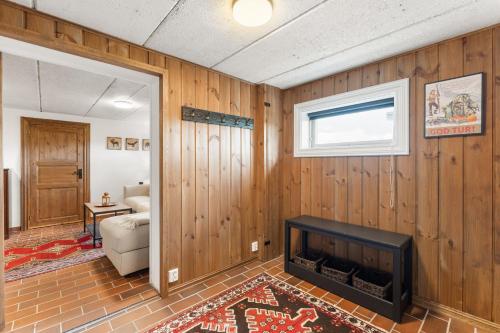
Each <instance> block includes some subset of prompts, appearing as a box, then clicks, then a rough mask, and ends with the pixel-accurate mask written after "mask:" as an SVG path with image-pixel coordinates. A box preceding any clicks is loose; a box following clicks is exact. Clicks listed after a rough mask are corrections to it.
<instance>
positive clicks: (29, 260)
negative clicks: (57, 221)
mask: <svg viewBox="0 0 500 333" xmlns="http://www.w3.org/2000/svg"><path fill="white" fill-rule="evenodd" d="M43 229H44V230H28V231H20V232H18V233H16V234H14V235H13V236H12V238H11V239H9V240H7V241H6V242H5V250H4V257H5V280H6V281H14V280H18V279H24V278H27V277H29V276H33V275H38V274H42V273H46V272H50V271H54V270H57V269H61V268H65V267H69V266H73V265H77V264H81V263H84V262H87V261H90V260H95V259H98V258H101V257H103V256H104V251H103V250H102V249H101V248H100V245H99V247H98V248H94V247H93V244H92V236H91V235H90V234H88V233H83V232H82V231H81V229H82V226H81V225H80V224H78V225H65V226H55V227H47V228H43Z"/></svg>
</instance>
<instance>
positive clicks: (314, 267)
mask: <svg viewBox="0 0 500 333" xmlns="http://www.w3.org/2000/svg"><path fill="white" fill-rule="evenodd" d="M323 259H324V257H323V256H322V254H321V253H319V252H316V251H312V250H306V251H302V252H300V253H298V254H296V255H294V256H293V262H294V263H296V264H297V265H300V266H302V267H304V268H305V269H308V270H310V271H314V272H317V271H318V270H319V264H320V262H321V261H322V260H323Z"/></svg>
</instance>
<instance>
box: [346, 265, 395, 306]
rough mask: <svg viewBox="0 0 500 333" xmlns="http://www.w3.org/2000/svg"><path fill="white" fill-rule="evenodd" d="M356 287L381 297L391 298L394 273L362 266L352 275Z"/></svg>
mask: <svg viewBox="0 0 500 333" xmlns="http://www.w3.org/2000/svg"><path fill="white" fill-rule="evenodd" d="M352 283H353V285H354V287H355V288H358V289H360V290H363V291H365V292H367V293H369V294H371V295H374V296H376V297H379V298H383V299H389V298H390V297H391V291H392V288H391V286H392V275H391V274H390V273H386V272H381V271H377V270H374V269H367V268H361V269H360V270H358V271H357V272H356V273H354V275H353V277H352Z"/></svg>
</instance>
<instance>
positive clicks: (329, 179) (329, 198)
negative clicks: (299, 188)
mask: <svg viewBox="0 0 500 333" xmlns="http://www.w3.org/2000/svg"><path fill="white" fill-rule="evenodd" d="M322 85H323V87H322V92H321V97H327V96H331V95H333V94H334V93H335V79H334V77H333V76H330V77H327V78H325V79H323V80H322ZM321 164H322V165H321V169H322V173H321V184H320V186H321V217H323V218H327V219H334V217H335V216H334V215H335V213H334V211H335V159H334V158H328V157H326V158H322V159H321ZM322 243H323V246H322V248H323V250H324V251H326V252H327V253H329V254H331V255H333V254H334V253H335V242H334V241H333V240H332V239H330V238H329V237H323V239H322Z"/></svg>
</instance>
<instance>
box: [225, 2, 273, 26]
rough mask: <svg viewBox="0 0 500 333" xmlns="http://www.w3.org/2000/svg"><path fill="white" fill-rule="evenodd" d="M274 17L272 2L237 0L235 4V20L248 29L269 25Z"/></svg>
mask: <svg viewBox="0 0 500 333" xmlns="http://www.w3.org/2000/svg"><path fill="white" fill-rule="evenodd" d="M272 15H273V5H272V4H271V1H270V0H236V1H235V2H234V4H233V17H234V19H235V20H236V21H237V22H238V23H240V24H241V25H244V26H246V27H258V26H260V25H263V24H265V23H267V22H268V21H269V20H270V19H271V16H272Z"/></svg>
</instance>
